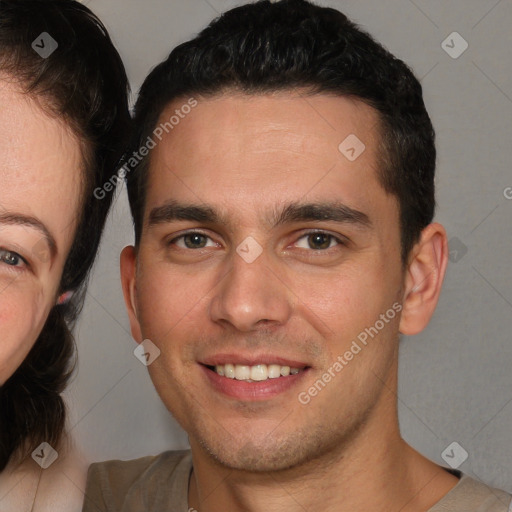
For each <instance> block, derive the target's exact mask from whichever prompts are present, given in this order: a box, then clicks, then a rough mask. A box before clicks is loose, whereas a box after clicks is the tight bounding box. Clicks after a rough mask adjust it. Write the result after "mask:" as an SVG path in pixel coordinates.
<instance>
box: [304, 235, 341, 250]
mask: <svg viewBox="0 0 512 512" xmlns="http://www.w3.org/2000/svg"><path fill="white" fill-rule="evenodd" d="M300 240H304V242H300ZM333 242H334V243H333ZM340 244H341V241H340V240H339V239H338V238H336V237H335V236H333V235H330V234H328V233H309V234H307V235H304V236H302V237H300V238H299V242H297V247H300V248H302V249H313V250H315V251H321V250H326V249H330V248H331V247H333V246H334V245H340Z"/></svg>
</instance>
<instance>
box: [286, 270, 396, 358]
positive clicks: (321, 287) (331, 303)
mask: <svg viewBox="0 0 512 512" xmlns="http://www.w3.org/2000/svg"><path fill="white" fill-rule="evenodd" d="M399 290H400V277H399V275H398V274H397V275H394V274H393V273H392V272H391V270H388V271H387V272H386V270H385V266H384V265H381V264H380V263H379V262H378V261H373V262H372V264H371V265H370V264H361V265H360V264H357V265H355V264H354V265H351V266H349V265H347V266H346V267H343V268H341V269H339V270H338V271H337V272H336V273H332V274H318V273H316V274H315V275H306V274H303V275H302V276H300V277H299V278H298V280H297V282H296V287H295V288H294V291H295V293H296V295H297V297H298V299H299V300H298V301H297V303H298V306H297V307H298V308H300V313H299V316H301V317H303V318H306V319H307V321H308V322H309V323H310V324H311V325H312V326H313V327H314V328H315V329H316V330H317V331H318V332H319V333H321V334H322V335H323V336H324V337H325V339H327V340H331V345H332V346H331V349H332V351H337V350H340V349H342V348H343V346H344V345H345V344H347V343H348V344H349V345H350V342H351V341H352V340H353V339H355V338H357V336H358V335H359V334H360V333H361V332H363V331H364V330H365V328H368V327H370V326H373V325H374V324H375V322H376V321H377V320H378V319H379V318H380V315H381V314H384V313H386V312H387V311H388V310H389V308H391V307H392V305H393V304H394V303H395V302H396V300H397V298H398V297H399V293H398V292H399ZM391 323H392V322H390V324H391ZM332 355H334V353H333V354H332Z"/></svg>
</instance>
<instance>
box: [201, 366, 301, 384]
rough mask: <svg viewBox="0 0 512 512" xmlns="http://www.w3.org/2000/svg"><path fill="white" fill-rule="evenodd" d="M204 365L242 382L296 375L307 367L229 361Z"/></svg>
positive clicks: (221, 374) (219, 373)
mask: <svg viewBox="0 0 512 512" xmlns="http://www.w3.org/2000/svg"><path fill="white" fill-rule="evenodd" d="M206 367H207V368H208V369H209V370H211V371H213V372H215V373H216V374H217V375H220V376H221V377H225V378H227V379H235V380H240V381H244V382H261V381H264V380H269V379H278V378H280V377H288V376H289V375H297V374H298V373H301V372H303V371H304V370H306V368H307V367H303V368H292V367H290V366H282V365H280V364H256V365H253V366H247V365H242V364H230V363H228V364H222V365H216V366H208V365H206Z"/></svg>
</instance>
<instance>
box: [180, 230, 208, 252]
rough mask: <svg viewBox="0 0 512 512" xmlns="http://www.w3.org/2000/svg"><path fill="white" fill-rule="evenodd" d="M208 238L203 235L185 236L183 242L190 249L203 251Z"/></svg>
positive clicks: (192, 234)
mask: <svg viewBox="0 0 512 512" xmlns="http://www.w3.org/2000/svg"><path fill="white" fill-rule="evenodd" d="M206 240H207V237H206V236H204V235H202V234H201V233H191V234H188V235H183V241H184V242H185V245H186V247H187V248H188V249H202V248H203V247H206Z"/></svg>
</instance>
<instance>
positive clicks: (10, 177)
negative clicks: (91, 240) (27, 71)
mask: <svg viewBox="0 0 512 512" xmlns="http://www.w3.org/2000/svg"><path fill="white" fill-rule="evenodd" d="M81 155H82V153H81V148H80V144H79V142H78V140H77V138H76V137H75V136H74V134H73V133H72V131H71V129H70V128H69V127H68V126H67V125H66V124H65V122H63V121H62V120H60V119H57V118H53V117H50V116H49V115H48V114H47V113H46V112H45V111H44V110H43V109H42V108H41V106H40V105H39V104H38V103H37V102H36V101H34V100H33V99H31V98H30V97H29V96H28V95H26V94H24V93H23V92H21V90H20V88H19V87H18V86H17V85H15V84H14V83H12V81H8V80H6V79H2V77H0V178H1V182H2V187H1V190H0V208H1V211H2V212H3V213H10V212H13V213H16V214H23V215H30V216H32V217H35V218H37V219H38V220H40V221H41V222H42V223H44V224H45V225H46V226H47V227H48V229H50V230H51V231H52V232H53V233H54V235H55V237H56V239H57V243H58V245H61V244H62V243H64V240H65V239H66V237H67V236H68V233H69V232H70V228H71V227H72V226H73V225H74V224H73V222H72V221H73V220H74V219H73V215H74V214H75V210H76V205H77V203H78V199H79V195H80V191H81V181H82V180H81V173H82V172H83V171H82V158H81ZM70 225H71V226H70Z"/></svg>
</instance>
